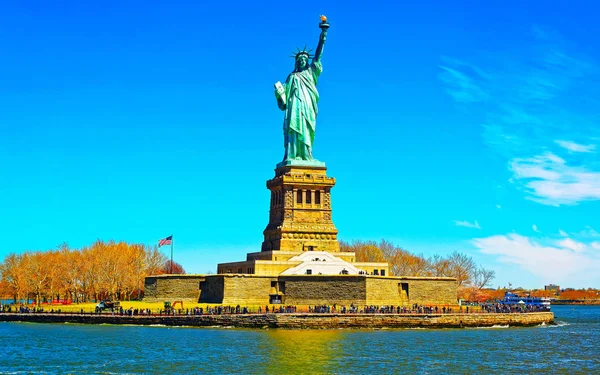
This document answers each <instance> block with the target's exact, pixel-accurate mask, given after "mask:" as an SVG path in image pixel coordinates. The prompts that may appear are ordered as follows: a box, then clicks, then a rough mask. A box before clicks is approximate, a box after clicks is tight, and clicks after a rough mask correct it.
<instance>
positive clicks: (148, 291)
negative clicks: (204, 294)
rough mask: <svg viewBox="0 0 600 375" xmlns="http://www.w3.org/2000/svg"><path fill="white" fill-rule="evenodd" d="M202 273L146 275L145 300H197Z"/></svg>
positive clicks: (202, 277) (202, 278)
mask: <svg viewBox="0 0 600 375" xmlns="http://www.w3.org/2000/svg"><path fill="white" fill-rule="evenodd" d="M204 278H205V277H204V276H202V275H161V276H150V277H146V279H145V281H144V301H150V302H152V301H169V300H183V301H193V302H197V301H198V297H199V294H200V282H201V281H202V280H204Z"/></svg>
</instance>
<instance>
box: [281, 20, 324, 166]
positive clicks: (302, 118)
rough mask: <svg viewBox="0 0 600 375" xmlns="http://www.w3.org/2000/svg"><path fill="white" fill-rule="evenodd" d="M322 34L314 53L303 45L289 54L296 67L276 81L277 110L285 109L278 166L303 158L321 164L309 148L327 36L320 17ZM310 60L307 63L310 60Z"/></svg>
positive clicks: (313, 137)
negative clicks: (282, 145) (280, 155)
mask: <svg viewBox="0 0 600 375" xmlns="http://www.w3.org/2000/svg"><path fill="white" fill-rule="evenodd" d="M321 21H322V22H321V23H320V24H319V27H320V28H321V35H320V37H319V44H318V45H317V49H316V51H315V54H314V56H312V55H311V54H310V52H311V51H312V50H309V51H307V50H306V47H305V48H304V49H303V50H302V51H300V50H299V49H298V51H297V52H296V53H294V55H293V56H292V57H294V59H295V69H294V71H293V72H292V73H290V75H289V76H288V77H287V80H286V81H285V84H283V85H282V84H281V83H280V82H277V83H276V84H275V96H276V97H277V105H278V106H279V109H281V110H282V111H284V112H285V116H284V120H283V138H284V145H285V155H284V157H283V162H282V163H280V164H278V165H282V164H283V165H285V164H294V161H304V162H300V164H322V163H321V162H319V161H317V160H315V159H313V155H312V149H313V144H314V141H315V129H316V125H317V123H316V121H317V112H318V107H317V103H318V101H319V92H318V91H317V81H318V78H319V75H320V74H321V71H322V70H323V67H322V65H321V55H322V53H323V46H324V45H325V39H326V37H327V29H328V28H329V24H328V23H327V18H326V17H325V16H321ZM311 57H312V62H311V63H310V64H309V59H310V58H311Z"/></svg>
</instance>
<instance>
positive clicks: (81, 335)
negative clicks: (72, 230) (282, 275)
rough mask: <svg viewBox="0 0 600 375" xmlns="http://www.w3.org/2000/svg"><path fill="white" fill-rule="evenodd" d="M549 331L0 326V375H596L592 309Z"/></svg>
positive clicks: (560, 318) (566, 315)
mask: <svg viewBox="0 0 600 375" xmlns="http://www.w3.org/2000/svg"><path fill="white" fill-rule="evenodd" d="M552 309H553V311H554V313H555V319H556V320H557V323H558V325H557V326H541V327H532V328H487V329H483V328H482V329H448V330H423V329H414V330H352V331H349V330H327V331H285V330H242V329H224V328H215V329H208V328H184V327H181V328H178V327H177V328H173V327H137V326H110V325H102V326H93V325H73V324H61V325H51V324H34V323H0V373H10V374H36V373H37V374H40V373H43V374H166V373H170V374H198V373H219V374H228V373H251V374H287V373H301V374H305V373H310V374H323V373H336V374H342V373H343V374H353V373H360V374H366V373H375V374H384V373H409V374H413V373H418V374H448V373H449V374H456V373H460V374H462V373H471V374H482V373H485V374H488V373H501V374H506V373H519V374H523V373H551V374H567V373H569V374H573V373H586V374H590V373H600V355H599V354H598V349H600V344H598V341H597V340H598V338H600V306H553V307H552Z"/></svg>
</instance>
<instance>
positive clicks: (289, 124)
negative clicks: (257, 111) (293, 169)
mask: <svg viewBox="0 0 600 375" xmlns="http://www.w3.org/2000/svg"><path fill="white" fill-rule="evenodd" d="M322 70H323V66H322V65H321V62H320V61H314V60H313V62H312V63H311V64H310V65H309V66H308V68H307V69H305V70H303V71H300V72H293V73H291V74H290V75H289V76H288V78H287V80H286V81H285V86H284V87H285V94H286V108H285V118H284V122H283V132H284V139H285V157H284V160H289V159H301V160H312V159H313V157H312V146H313V143H314V141H315V129H316V126H317V112H318V107H317V103H318V101H319V92H318V91H317V80H318V78H319V75H320V74H321V71H322Z"/></svg>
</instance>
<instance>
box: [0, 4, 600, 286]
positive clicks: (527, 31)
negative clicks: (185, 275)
mask: <svg viewBox="0 0 600 375" xmlns="http://www.w3.org/2000/svg"><path fill="white" fill-rule="evenodd" d="M298 4H299V3H297V2H281V1H279V2H276V1H273V2H227V3H224V2H220V3H219V4H217V2H212V3H211V4H202V3H198V2H192V1H189V2H168V4H167V3H165V2H158V1H144V2H141V1H140V2H135V1H132V2H126V3H123V2H103V3H102V4H100V3H98V4H89V3H87V2H85V3H82V2H79V3H77V2H53V3H52V4H49V3H47V2H41V1H38V2H9V3H3V4H2V5H0V48H2V58H1V59H0V160H1V161H2V162H1V163H0V174H1V175H2V176H3V178H2V182H0V207H2V213H3V215H2V216H1V218H0V228H1V229H0V235H1V237H2V238H3V244H2V246H1V248H0V257H3V256H5V255H6V254H8V253H10V252H23V251H26V250H43V249H50V248H53V247H55V246H57V245H58V244H60V243H62V242H67V243H69V244H70V245H71V246H73V247H81V246H84V245H87V244H90V243H92V242H93V241H95V240H96V239H98V238H100V239H105V240H108V239H114V240H124V241H129V242H137V243H146V244H154V243H156V242H157V241H158V240H159V239H160V238H162V237H165V236H167V235H169V234H173V235H174V243H175V260H176V261H178V262H180V263H182V264H183V265H184V266H185V268H186V270H187V271H188V272H191V273H204V272H208V271H212V272H214V271H215V270H216V264H217V263H218V262H224V261H235V260H239V259H243V258H244V257H245V254H246V253H247V252H251V251H258V250H259V249H260V244H261V242H262V231H263V229H264V228H265V226H266V224H267V220H268V204H269V192H268V190H267V189H266V187H265V181H266V180H267V179H269V178H271V177H272V176H273V169H274V168H275V164H276V163H277V162H279V161H281V159H282V157H283V140H282V135H281V126H282V112H280V111H279V110H278V109H277V105H276V101H275V97H274V95H273V83H274V82H276V81H284V80H285V78H286V76H287V74H288V73H289V72H290V71H291V70H292V69H293V60H292V59H290V58H289V57H288V56H289V55H290V53H291V52H292V51H293V50H295V48H296V47H304V45H305V44H308V45H309V46H310V47H315V45H316V43H317V40H318V34H319V29H318V27H317V25H318V22H319V19H318V16H319V15H320V14H326V15H327V16H328V18H329V21H330V23H331V29H330V32H329V37H328V40H327V45H326V46H325V51H324V55H323V67H324V70H323V74H322V75H321V78H320V81H319V90H320V93H321V101H320V113H319V118H318V121H317V134H316V142H315V146H314V156H315V157H316V158H318V159H319V160H322V161H325V162H326V163H327V166H328V173H329V174H330V175H331V176H334V177H336V178H337V185H336V187H335V188H334V190H333V195H332V202H333V209H334V213H333V219H334V222H335V224H336V226H337V227H338V230H339V235H340V238H341V239H344V240H353V239H363V240H365V239H374V240H379V239H382V238H383V239H388V240H391V241H393V242H394V243H395V244H397V245H400V246H403V247H405V248H406V249H408V250H410V251H412V252H415V253H418V254H423V255H425V256H430V255H433V254H435V253H439V254H447V253H449V252H452V251H454V250H459V251H461V252H465V253H467V254H469V255H471V256H473V258H475V259H476V260H477V262H479V263H481V264H482V265H484V266H485V267H488V268H492V269H494V270H495V271H496V275H497V277H496V279H495V281H494V285H497V286H505V285H508V283H509V282H510V283H512V285H521V286H524V287H543V285H544V284H547V283H558V284H560V285H561V286H565V287H566V286H572V287H588V286H593V287H600V273H598V272H597V269H598V268H599V266H600V233H599V232H598V231H599V230H600V219H599V216H598V212H600V155H599V153H600V79H599V78H600V74H599V73H600V63H599V57H600V56H599V52H598V49H597V48H596V46H597V45H598V42H599V40H598V39H599V36H600V25H599V24H598V23H597V22H596V19H595V14H597V11H598V5H597V4H595V3H594V2H591V1H588V2H583V1H581V2H577V1H576V2H571V3H569V4H561V3H559V2H550V3H548V2H541V1H539V2H536V1H532V2H527V3H526V4H523V2H517V1H514V2H511V1H509V2H479V1H472V2H453V3H452V4H439V2H434V1H429V2H420V3H419V4H402V5H400V4H393V2H387V1H369V2H362V1H361V2H347V1H346V2H337V1H333V2H328V1H319V2H317V1H305V2H302V5H301V6H300V5H298ZM165 251H168V250H165Z"/></svg>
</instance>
